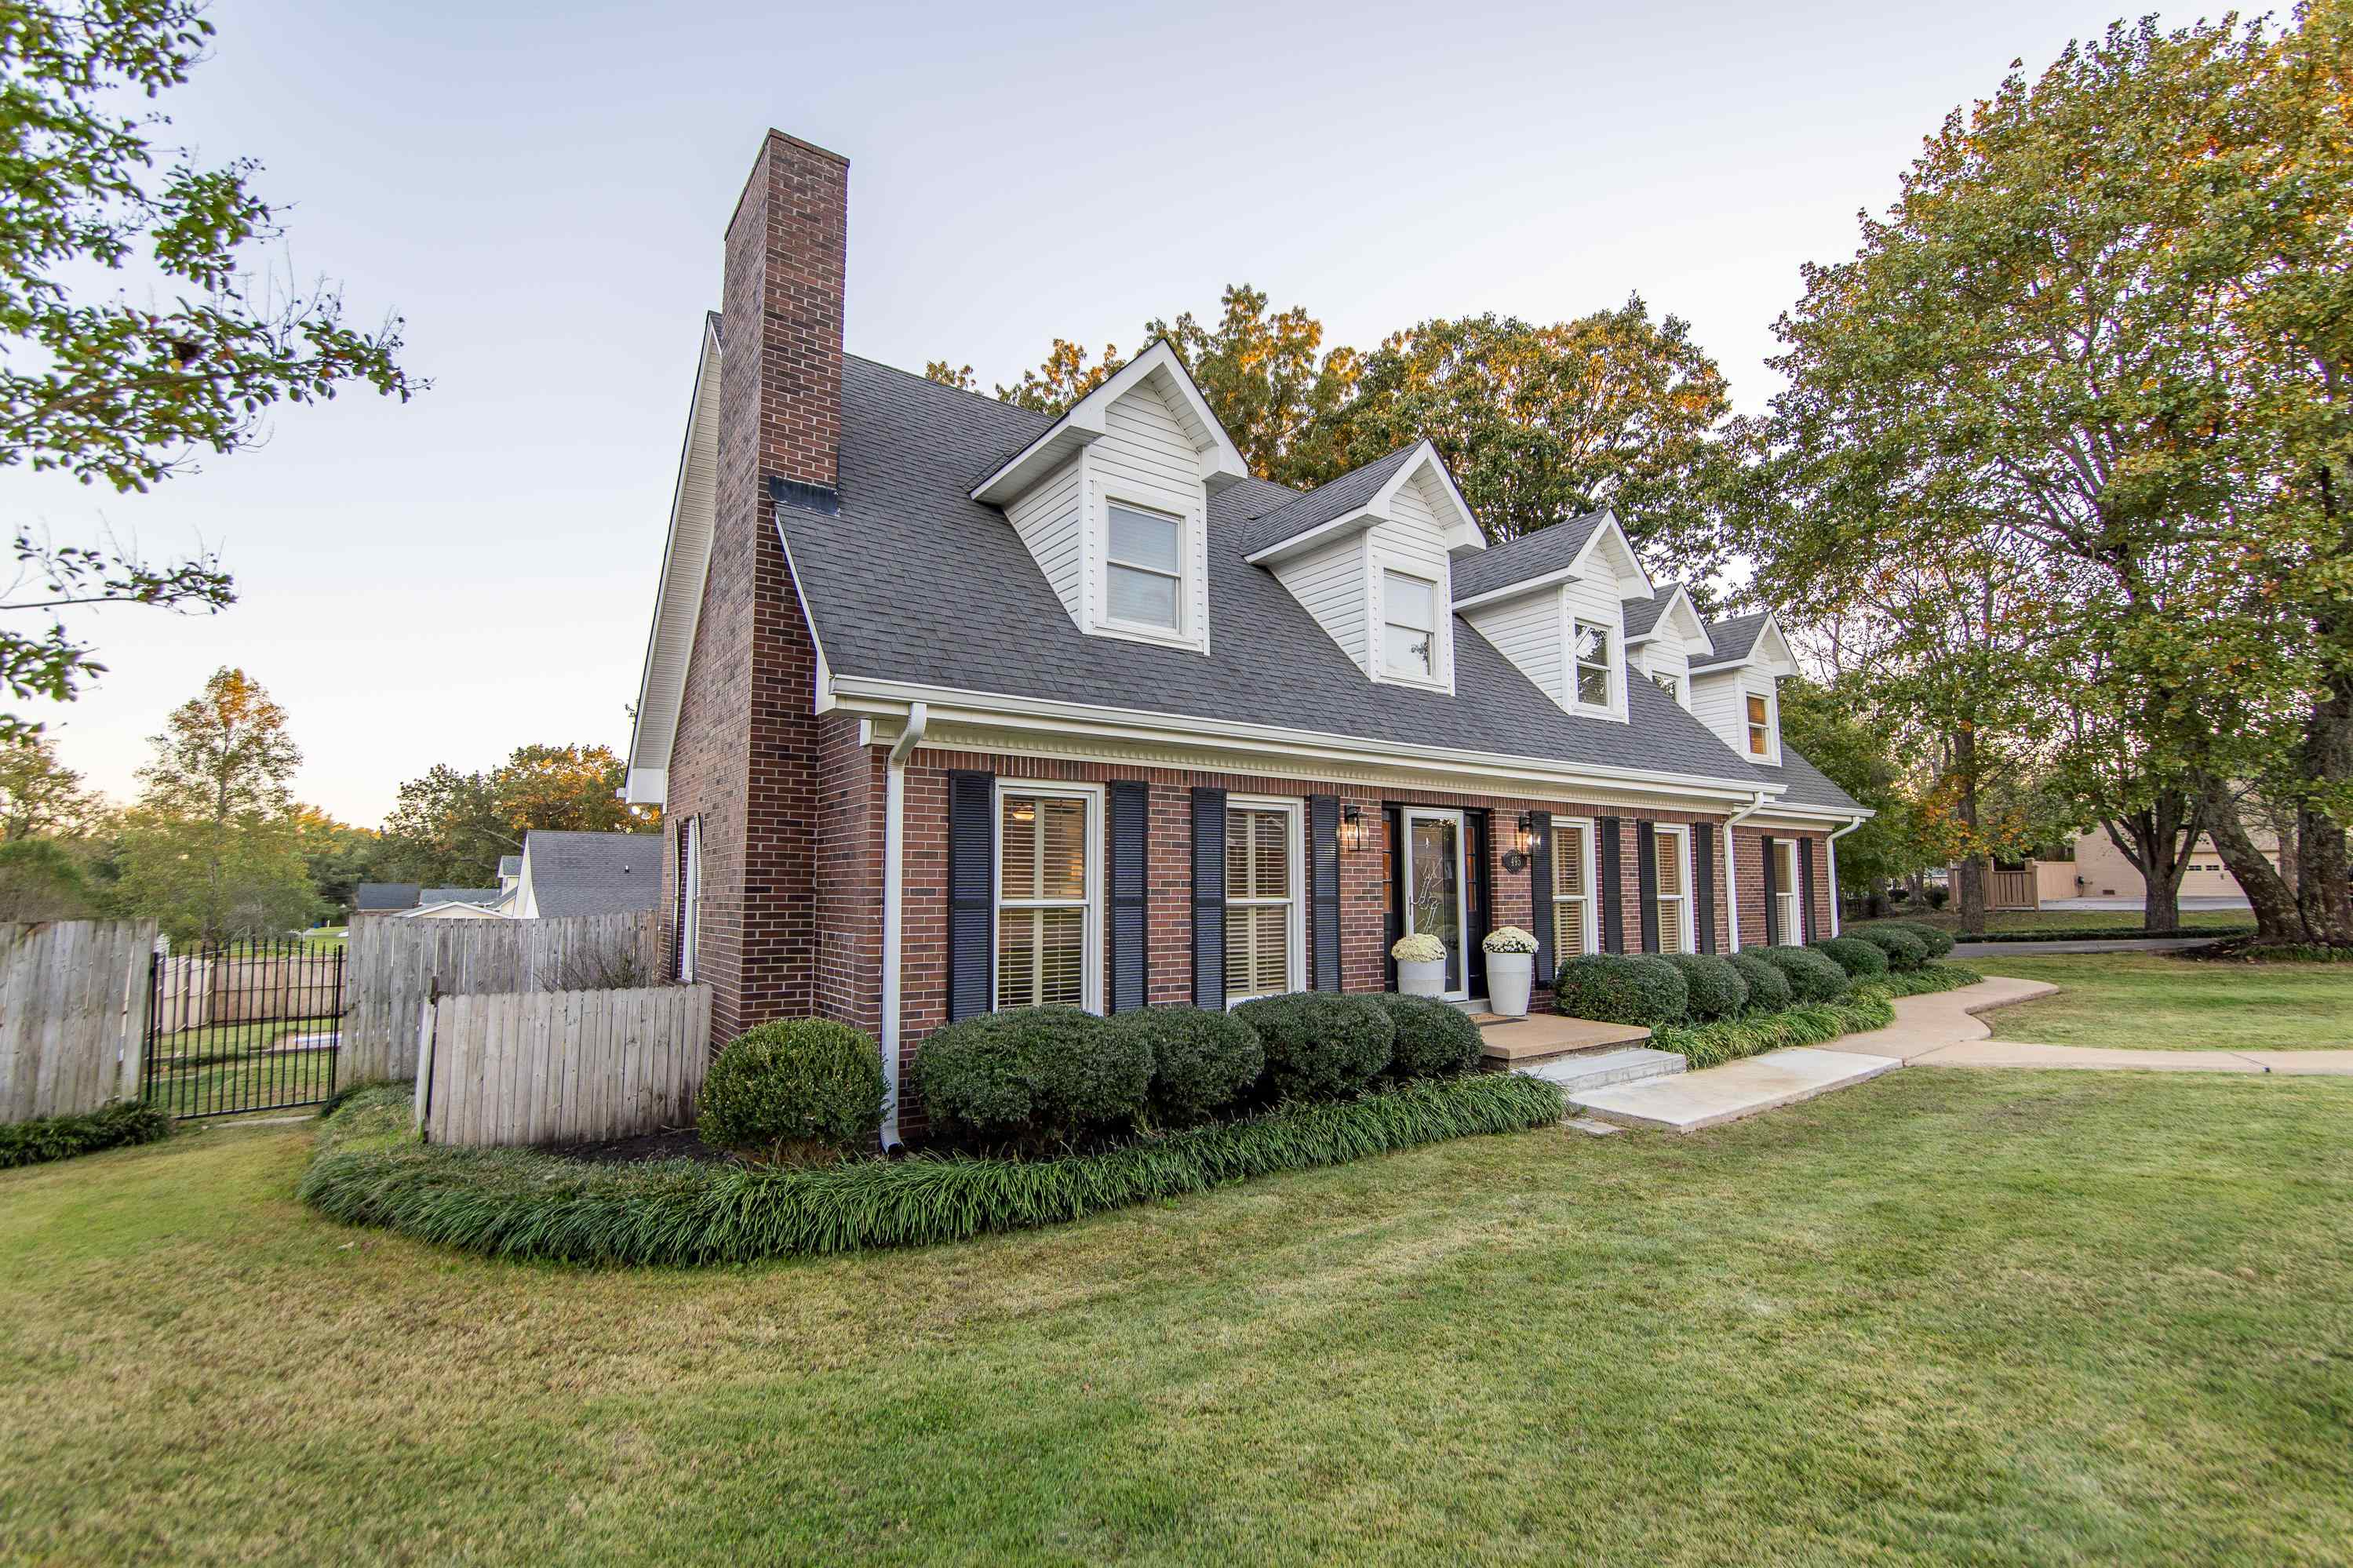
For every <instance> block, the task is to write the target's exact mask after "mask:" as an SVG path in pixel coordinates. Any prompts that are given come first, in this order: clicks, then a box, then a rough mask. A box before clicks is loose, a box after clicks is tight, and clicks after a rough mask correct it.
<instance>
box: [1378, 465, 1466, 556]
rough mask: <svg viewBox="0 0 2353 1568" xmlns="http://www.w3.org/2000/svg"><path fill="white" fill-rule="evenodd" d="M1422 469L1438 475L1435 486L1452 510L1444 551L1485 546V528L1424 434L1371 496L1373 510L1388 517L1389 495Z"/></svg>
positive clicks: (1406, 483) (1407, 482)
mask: <svg viewBox="0 0 2353 1568" xmlns="http://www.w3.org/2000/svg"><path fill="white" fill-rule="evenodd" d="M1424 472H1428V473H1432V474H1435V475H1437V476H1438V488H1439V489H1440V491H1442V492H1443V499H1444V500H1445V501H1446V503H1447V507H1448V510H1451V512H1452V513H1453V521H1451V522H1449V523H1447V525H1446V531H1445V540H1446V548H1447V550H1448V551H1449V552H1453V551H1457V550H1484V549H1486V548H1487V531H1486V530H1485V529H1483V528H1481V527H1480V526H1479V520H1478V519H1477V518H1476V517H1474V516H1472V513H1471V503H1470V502H1469V501H1466V500H1463V499H1462V491H1461V489H1460V488H1459V487H1458V486H1456V484H1455V483H1454V476H1453V475H1452V474H1451V473H1448V472H1447V471H1446V459H1445V458H1441V457H1440V456H1439V455H1438V448H1437V447H1434V446H1432V445H1431V444H1430V441H1429V439H1428V438H1427V437H1425V438H1424V439H1423V441H1422V443H1421V445H1420V446H1419V447H1416V448H1415V449H1414V454H1413V456H1412V457H1410V458H1407V459H1406V460H1405V463H1404V465H1403V466H1402V467H1400V468H1398V471H1397V472H1396V473H1394V474H1392V475H1390V476H1389V482H1388V483H1387V484H1385V485H1383V486H1382V487H1381V489H1380V493H1379V494H1378V495H1376V496H1375V497H1373V500H1372V505H1373V509H1374V510H1377V511H1378V512H1379V513H1380V514H1381V515H1382V516H1383V517H1387V516H1388V515H1389V498H1390V497H1392V496H1394V495H1396V494H1397V493H1398V491H1399V490H1401V489H1404V488H1405V487H1406V486H1407V485H1408V484H1409V483H1410V482H1412V481H1413V480H1414V479H1418V478H1419V477H1420V476H1421V475H1422V474H1423V473H1424Z"/></svg>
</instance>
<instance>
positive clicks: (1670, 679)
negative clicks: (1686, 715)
mask: <svg viewBox="0 0 2353 1568" xmlns="http://www.w3.org/2000/svg"><path fill="white" fill-rule="evenodd" d="M1651 685H1653V686H1655V687H1657V688H1658V689H1660V690H1662V691H1663V692H1665V693H1666V694H1667V695H1668V696H1670V697H1672V698H1673V699H1674V700H1675V702H1676V704H1677V705H1678V706H1680V705H1681V704H1682V702H1683V677H1682V676H1680V675H1677V674H1676V673H1675V672H1674V671H1673V670H1672V669H1661V670H1654V671H1652V672H1651Z"/></svg>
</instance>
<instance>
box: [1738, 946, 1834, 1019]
mask: <svg viewBox="0 0 2353 1568" xmlns="http://www.w3.org/2000/svg"><path fill="white" fill-rule="evenodd" d="M1753 951H1754V952H1756V954H1757V957H1759V958H1761V959H1763V960H1764V961H1765V962H1766V963H1769V964H1771V965H1772V966H1773V967H1774V968H1776V969H1778V970H1779V971H1780V972H1781V978H1783V979H1784V980H1787V981H1788V983H1789V995H1790V998H1791V1001H1792V1004H1793V1005H1796V1006H1799V1007H1805V1006H1810V1005H1813V1004H1815V1003H1818V1002H1835V1001H1837V1000H1838V999H1839V998H1840V997H1841V996H1843V995H1845V994H1846V985H1847V981H1846V971H1845V970H1843V969H1841V968H1840V967H1839V966H1838V965H1837V964H1836V963H1833V962H1831V960H1830V959H1827V958H1825V957H1823V956H1822V955H1821V954H1820V953H1819V952H1815V951H1814V950H1813V949H1811V948H1810V947H1760V948H1757V949H1754V950H1753Z"/></svg>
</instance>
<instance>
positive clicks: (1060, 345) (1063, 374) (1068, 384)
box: [932, 338, 1127, 416]
mask: <svg viewBox="0 0 2353 1568" xmlns="http://www.w3.org/2000/svg"><path fill="white" fill-rule="evenodd" d="M1125 363H1127V362H1126V361H1125V360H1124V359H1122V358H1120V357H1119V347H1118V345H1117V344H1115V343H1105V344H1103V358H1101V359H1099V360H1097V361H1096V362H1095V363H1092V364H1089V363H1087V351H1086V350H1085V348H1084V347H1082V345H1080V344H1078V343H1073V342H1064V341H1063V340H1062V339H1060V338H1056V339H1055V340H1054V346H1053V347H1052V348H1050V349H1049V350H1047V351H1046V358H1045V361H1044V362H1043V363H1040V364H1039V366H1038V368H1037V369H1036V370H1025V371H1023V372H1022V373H1021V379H1020V381H1018V383H1016V384H1013V385H1011V386H1006V385H1003V384H999V385H998V386H997V401H998V402H1000V403H1010V404H1012V405H1014V406H1015V407H1016V408H1029V409H1033V410H1035V411H1036V412H1038V413H1039V414H1053V415H1058V416H1059V415H1060V414H1063V413H1066V412H1068V411H1069V409H1070V406H1071V404H1073V403H1076V402H1077V401H1078V400H1079V399H1080V398H1082V397H1084V396H1085V395H1087V394H1088V393H1090V392H1092V391H1093V390H1094V389H1095V388H1096V387H1098V386H1101V385H1102V384H1103V383H1104V382H1106V381H1109V380H1110V379H1111V378H1112V377H1113V375H1115V374H1118V373H1119V367H1120V366H1121V365H1124V364H1125ZM941 368H942V369H945V368H946V367H945V366H944V365H942V366H941ZM965 368H966V369H967V370H969V369H970V368H971V367H970V366H966V367H965ZM932 379H933V380H934V381H939V380H944V379H946V378H944V377H942V376H934V377H933V378H932ZM949 384H950V385H955V383H954V382H952V381H951V382H950V383H949Z"/></svg>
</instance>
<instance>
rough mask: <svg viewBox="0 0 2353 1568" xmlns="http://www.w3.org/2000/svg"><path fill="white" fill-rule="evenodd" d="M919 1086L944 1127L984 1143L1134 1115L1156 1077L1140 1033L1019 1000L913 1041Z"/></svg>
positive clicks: (1029, 1143)
mask: <svg viewBox="0 0 2353 1568" xmlns="http://www.w3.org/2000/svg"><path fill="white" fill-rule="evenodd" d="M913 1079H914V1080H915V1092H916V1093H917V1094H919V1095H921V1096H922V1097H923V1109H924V1110H926V1111H927V1112H928V1113H929V1114H930V1115H931V1117H932V1119H933V1121H934V1124H935V1125H937V1126H938V1127H939V1128H940V1129H941V1130H942V1131H944V1132H946V1133H948V1134H949V1135H950V1136H952V1137H957V1138H962V1139H966V1140H969V1141H971V1142H976V1143H980V1144H984V1145H986V1144H997V1143H1010V1144H1018V1145H1021V1146H1023V1147H1027V1148H1043V1147H1050V1146H1052V1145H1053V1144H1055V1143H1069V1142H1072V1141H1074V1140H1076V1139H1077V1138H1079V1137H1081V1136H1082V1135H1084V1134H1085V1133H1088V1132H1091V1131H1104V1130H1110V1129H1117V1128H1121V1127H1124V1126H1127V1125H1130V1124H1132V1123H1133V1122H1134V1121H1135V1119H1136V1117H1137V1116H1138V1115H1140V1114H1141V1113H1142V1112H1143V1110H1144V1103H1145V1089H1147V1088H1148V1087H1149V1086H1150V1084H1151V1081H1152V1055H1151V1050H1150V1048H1149V1047H1147V1046H1146V1045H1145V1042H1144V1040H1143V1039H1142V1038H1141V1037H1138V1036H1134V1035H1114V1034H1113V1033H1112V1032H1111V1026H1110V1025H1109V1023H1108V1022H1106V1021H1105V1020H1103V1019H1102V1018H1099V1017H1097V1016H1095V1015H1093V1014H1092V1013H1089V1012H1085V1011H1082V1009H1080V1008H1077V1007H1065V1006H1060V1005H1055V1006H1046V1007H1014V1008H1010V1009H1008V1010H1007V1011H1005V1012H1002V1013H990V1014H987V1016H983V1017H978V1018H966V1019H965V1020H964V1021H963V1022H962V1023H959V1024H950V1025H949V1026H947V1027H946V1028H944V1029H942V1030H940V1031H939V1032H938V1033H936V1034H934V1035H933V1036H932V1037H930V1038H928V1039H926V1040H925V1041H924V1042H923V1045H922V1046H920V1047H917V1048H916V1051H915V1062H914V1071H913Z"/></svg>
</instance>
